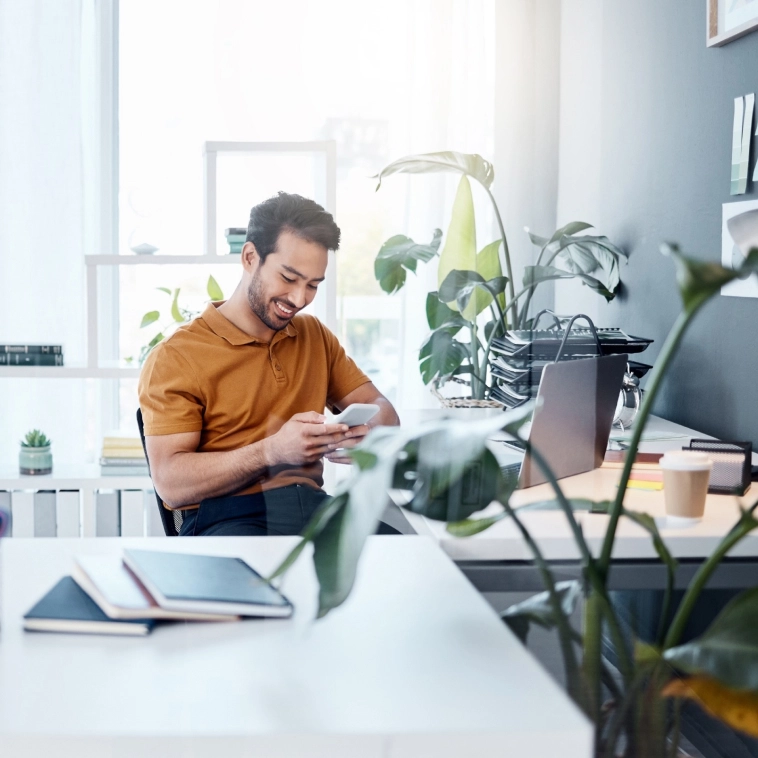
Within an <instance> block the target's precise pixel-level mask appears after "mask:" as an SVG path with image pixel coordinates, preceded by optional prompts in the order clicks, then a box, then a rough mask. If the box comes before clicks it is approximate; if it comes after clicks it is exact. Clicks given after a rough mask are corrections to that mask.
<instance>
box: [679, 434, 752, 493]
mask: <svg viewBox="0 0 758 758" xmlns="http://www.w3.org/2000/svg"><path fill="white" fill-rule="evenodd" d="M682 450H697V451H698V452H699V453H707V454H708V457H709V458H710V459H711V460H712V461H713V469H712V470H711V478H710V479H709V480H708V492H710V493H711V494H713V495H744V494H745V493H746V492H747V491H748V489H749V487H750V470H751V462H752V457H753V445H752V443H750V442H722V441H721V440H690V444H689V447H684V448H682Z"/></svg>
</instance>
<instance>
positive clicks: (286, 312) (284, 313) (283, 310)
mask: <svg viewBox="0 0 758 758" xmlns="http://www.w3.org/2000/svg"><path fill="white" fill-rule="evenodd" d="M274 309H275V310H276V315H277V316H279V318H292V317H293V316H294V315H295V311H296V310H297V309H296V308H287V307H285V306H283V305H282V304H281V303H280V302H279V301H278V300H274Z"/></svg>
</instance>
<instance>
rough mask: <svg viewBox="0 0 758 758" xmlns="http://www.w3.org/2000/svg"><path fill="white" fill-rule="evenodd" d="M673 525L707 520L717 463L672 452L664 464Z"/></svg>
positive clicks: (691, 452)
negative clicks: (706, 507) (710, 488)
mask: <svg viewBox="0 0 758 758" xmlns="http://www.w3.org/2000/svg"><path fill="white" fill-rule="evenodd" d="M660 466H661V470H662V472H663V495H664V501H665V503H666V517H667V520H668V522H669V523H672V524H675V523H680V524H682V525H684V524H691V523H694V522H695V521H697V520H698V519H701V518H702V517H703V512H704V510H705V496H706V495H707V494H708V480H709V479H710V476H711V469H712V468H713V461H712V460H711V459H710V458H709V457H708V456H707V455H706V454H705V453H699V452H696V451H694V450H671V451H669V452H667V453H665V454H664V455H663V457H662V458H661V460H660Z"/></svg>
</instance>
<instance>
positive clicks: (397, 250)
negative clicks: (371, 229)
mask: <svg viewBox="0 0 758 758" xmlns="http://www.w3.org/2000/svg"><path fill="white" fill-rule="evenodd" d="M441 239H442V231H441V230H440V229H435V230H434V235H433V237H432V241H431V242H430V243H429V244H428V245H420V244H418V243H417V242H414V241H413V240H412V239H411V238H410V237H406V236H405V235H403V234H396V235H395V236H394V237H390V238H389V239H388V240H387V241H386V242H385V243H384V244H383V245H382V247H381V249H380V250H379V252H378V253H377V256H376V259H375V261H374V276H375V277H376V279H377V281H378V282H379V286H380V287H381V288H382V289H383V290H384V291H385V292H387V293H389V294H392V293H393V292H397V291H398V290H399V289H401V288H402V286H403V285H404V284H405V277H406V273H405V272H406V270H407V271H414V272H415V271H416V265H417V263H418V261H423V262H426V261H429V260H431V259H432V258H434V256H435V255H437V251H438V250H439V246H440V241H441Z"/></svg>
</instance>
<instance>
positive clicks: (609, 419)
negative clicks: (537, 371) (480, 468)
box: [502, 353, 629, 489]
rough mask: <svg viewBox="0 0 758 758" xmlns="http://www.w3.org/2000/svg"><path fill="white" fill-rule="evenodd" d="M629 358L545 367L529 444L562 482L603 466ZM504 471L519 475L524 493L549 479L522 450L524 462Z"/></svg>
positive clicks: (507, 473) (611, 358) (611, 357)
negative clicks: (563, 479) (526, 488)
mask: <svg viewBox="0 0 758 758" xmlns="http://www.w3.org/2000/svg"><path fill="white" fill-rule="evenodd" d="M628 360H629V356H627V355H626V354H625V353H622V354H619V355H605V356H601V357H597V358H582V359H580V360H572V361H562V362H560V363H551V364H549V365H547V366H545V368H544V370H543V372H542V379H541V381H540V385H539V389H538V391H537V398H538V405H537V408H536V409H535V411H534V415H533V417H532V421H531V427H530V429H529V434H528V440H529V444H530V445H532V446H533V447H535V448H536V449H537V450H538V451H539V452H540V453H541V454H542V457H543V458H544V459H545V460H546V461H547V463H548V465H549V466H550V468H551V469H552V471H553V473H554V474H555V476H556V478H557V479H562V478H563V477H566V476H574V474H582V473H584V472H585V471H592V470H593V469H596V468H598V467H599V466H601V465H602V463H603V458H604V457H605V449H606V447H607V446H608V438H609V437H610V434H611V426H612V424H613V416H614V414H615V411H616V404H617V403H618V398H619V393H620V392H621V385H622V382H623V379H624V372H625V371H626V364H627V361H628ZM540 400H541V402H539V401H540ZM506 444H508V445H509V446H511V445H510V443H506ZM514 448H515V446H514ZM516 452H518V451H516ZM502 471H503V473H504V474H505V475H506V476H507V477H511V476H513V477H515V476H518V488H519V489H523V488H525V487H534V486H535V485H537V484H543V483H544V482H546V481H547V479H546V478H545V475H544V474H543V473H542V469H540V467H539V466H538V465H537V463H536V462H535V461H534V460H533V459H532V457H531V456H530V455H526V454H525V452H524V451H523V450H522V451H521V460H519V461H517V462H515V463H511V464H508V465H506V466H503V467H502Z"/></svg>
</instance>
